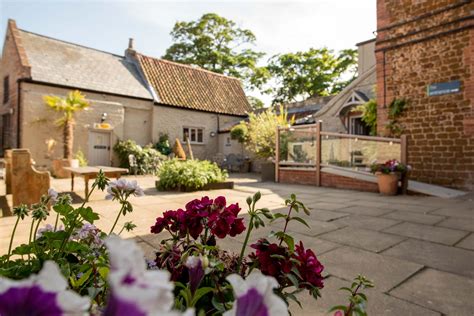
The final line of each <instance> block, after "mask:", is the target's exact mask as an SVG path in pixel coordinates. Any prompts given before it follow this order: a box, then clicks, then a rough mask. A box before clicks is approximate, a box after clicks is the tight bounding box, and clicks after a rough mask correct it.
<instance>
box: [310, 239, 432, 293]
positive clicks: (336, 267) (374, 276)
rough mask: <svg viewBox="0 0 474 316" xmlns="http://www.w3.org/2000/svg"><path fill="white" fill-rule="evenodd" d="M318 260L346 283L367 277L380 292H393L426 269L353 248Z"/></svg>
mask: <svg viewBox="0 0 474 316" xmlns="http://www.w3.org/2000/svg"><path fill="white" fill-rule="evenodd" d="M319 260H320V261H321V263H322V264H323V265H324V267H325V272H326V273H328V274H330V275H334V276H337V277H339V278H342V279H345V280H352V279H354V278H355V277H356V276H357V275H358V274H361V275H364V276H366V277H367V278H369V279H370V280H373V281H374V283H375V286H376V289H377V291H379V292H386V291H388V290H390V289H392V288H393V287H395V286H397V285H398V284H400V283H401V282H403V281H404V280H406V279H407V278H408V277H410V276H411V275H413V274H414V273H415V272H417V271H419V270H420V269H421V268H423V266H422V265H421V264H417V263H413V262H409V261H406V260H400V259H396V258H390V257H386V256H383V255H380V254H375V253H372V252H369V251H365V250H360V249H355V248H351V247H341V248H337V249H335V250H332V251H329V252H327V253H325V254H323V255H321V256H319Z"/></svg>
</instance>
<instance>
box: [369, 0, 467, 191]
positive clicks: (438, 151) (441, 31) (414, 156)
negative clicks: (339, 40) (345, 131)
mask: <svg viewBox="0 0 474 316" xmlns="http://www.w3.org/2000/svg"><path fill="white" fill-rule="evenodd" d="M472 10H473V3H472V1H461V0H426V1H388V0H378V1H377V21H378V23H377V28H378V30H377V41H376V60H377V104H378V132H379V134H381V135H386V134H387V130H386V129H385V125H386V124H387V122H388V118H387V110H388V105H389V104H390V102H391V101H392V100H393V99H394V98H405V99H406V100H407V101H408V106H407V108H406V110H405V111H404V113H403V114H402V116H401V118H400V123H401V124H402V126H403V128H404V133H405V134H407V135H408V144H409V145H408V162H409V164H411V165H412V166H413V172H412V175H411V176H412V178H414V179H416V180H419V181H423V182H428V183H433V184H439V185H444V186H449V187H454V188H461V189H468V190H472V189H474V129H473V128H472V126H473V124H474V107H473V104H472V100H473V97H474V84H473V74H472V72H473V60H472V58H473V56H474V55H473V53H474V30H473V23H472V19H469V16H471V15H472V13H471V12H472ZM454 80H459V81H460V82H461V91H460V92H459V93H454V94H445V95H440V96H428V95H427V87H428V85H430V84H433V83H440V82H449V81H454Z"/></svg>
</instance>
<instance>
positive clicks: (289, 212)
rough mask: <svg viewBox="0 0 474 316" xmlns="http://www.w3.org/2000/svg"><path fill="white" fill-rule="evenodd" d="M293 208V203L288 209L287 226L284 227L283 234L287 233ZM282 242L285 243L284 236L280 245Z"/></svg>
mask: <svg viewBox="0 0 474 316" xmlns="http://www.w3.org/2000/svg"><path fill="white" fill-rule="evenodd" d="M292 210H293V204H291V206H290V210H289V211H288V215H287V216H286V219H285V227H284V228H283V234H286V229H287V228H288V223H289V222H290V218H291V217H290V215H291V211H292ZM282 243H283V237H281V238H280V246H281V244H282Z"/></svg>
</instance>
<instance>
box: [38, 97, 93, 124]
mask: <svg viewBox="0 0 474 316" xmlns="http://www.w3.org/2000/svg"><path fill="white" fill-rule="evenodd" d="M43 100H44V102H45V103H46V105H47V106H48V107H49V108H51V109H53V110H55V111H57V112H62V113H63V117H62V118H60V119H59V120H57V121H56V124H58V125H59V126H64V125H66V124H67V122H68V121H70V120H71V119H72V118H73V115H74V113H75V112H77V111H80V110H83V109H85V108H87V107H89V106H90V103H89V102H88V101H87V100H86V98H85V95H83V94H82V93H81V92H80V91H79V90H75V91H71V92H69V94H68V95H67V97H66V98H65V99H63V98H61V97H58V96H55V95H46V96H44V97H43Z"/></svg>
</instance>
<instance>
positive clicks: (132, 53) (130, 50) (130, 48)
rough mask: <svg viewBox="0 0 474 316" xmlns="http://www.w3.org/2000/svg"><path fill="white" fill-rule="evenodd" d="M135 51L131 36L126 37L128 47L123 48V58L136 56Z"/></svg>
mask: <svg viewBox="0 0 474 316" xmlns="http://www.w3.org/2000/svg"><path fill="white" fill-rule="evenodd" d="M136 53H137V51H136V50H135V48H134V47H133V38H129V39H128V48H127V49H126V50H125V58H126V59H133V58H135V56H136Z"/></svg>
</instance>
